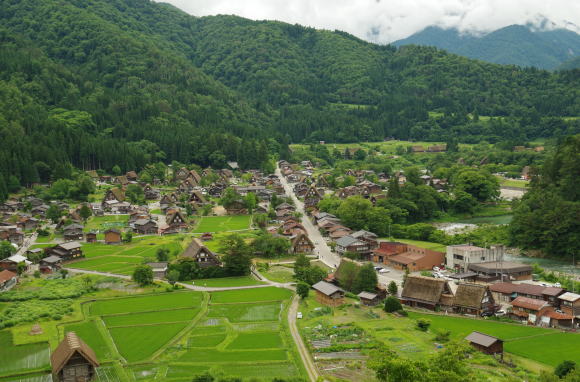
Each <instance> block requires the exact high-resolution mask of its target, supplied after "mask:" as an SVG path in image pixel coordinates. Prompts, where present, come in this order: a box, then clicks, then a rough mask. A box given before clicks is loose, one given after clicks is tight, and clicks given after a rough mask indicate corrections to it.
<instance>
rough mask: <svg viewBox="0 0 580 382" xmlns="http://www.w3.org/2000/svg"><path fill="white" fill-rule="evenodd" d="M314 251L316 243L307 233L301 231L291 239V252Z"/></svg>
mask: <svg viewBox="0 0 580 382" xmlns="http://www.w3.org/2000/svg"><path fill="white" fill-rule="evenodd" d="M312 251H314V244H313V243H312V240H310V238H308V235H306V234H305V233H300V234H298V235H296V237H294V238H293V239H292V240H291V245H290V253H312Z"/></svg>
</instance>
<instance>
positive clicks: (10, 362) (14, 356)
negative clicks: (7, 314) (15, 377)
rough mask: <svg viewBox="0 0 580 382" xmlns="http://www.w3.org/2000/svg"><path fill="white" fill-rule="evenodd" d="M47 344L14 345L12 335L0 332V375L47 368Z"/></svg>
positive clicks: (6, 331)
mask: <svg viewBox="0 0 580 382" xmlns="http://www.w3.org/2000/svg"><path fill="white" fill-rule="evenodd" d="M49 354H50V353H49V347H48V343H46V342H45V343H38V344H28V345H14V344H13V342H12V333H11V332H10V331H8V330H3V331H0V375H8V374H10V373H13V372H16V371H24V370H35V369H41V368H46V367H48V366H49V364H50V361H49Z"/></svg>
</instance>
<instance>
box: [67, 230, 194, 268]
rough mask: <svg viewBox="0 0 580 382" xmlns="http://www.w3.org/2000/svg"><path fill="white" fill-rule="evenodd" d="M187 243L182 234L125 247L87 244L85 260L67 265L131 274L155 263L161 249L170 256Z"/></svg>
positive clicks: (138, 239) (124, 245) (142, 240)
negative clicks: (145, 262) (145, 264)
mask: <svg viewBox="0 0 580 382" xmlns="http://www.w3.org/2000/svg"><path fill="white" fill-rule="evenodd" d="M187 244H188V240H187V239H186V238H185V236H183V235H177V236H165V237H157V236H155V237H142V238H134V239H133V241H132V242H131V243H128V244H122V245H107V244H101V243H85V244H83V246H82V250H83V254H84V255H85V258H84V259H82V260H79V261H76V262H74V263H70V264H69V265H68V266H69V267H71V268H78V269H86V270H91V271H99V272H108V273H114V274H120V275H131V274H132V273H133V270H134V269H135V267H136V266H137V265H139V264H141V263H143V260H144V259H146V260H148V261H156V260H155V254H156V253H157V250H158V249H159V248H166V249H168V250H169V252H170V253H177V254H179V253H181V252H182V251H183V249H184V248H185V246H186V245H187Z"/></svg>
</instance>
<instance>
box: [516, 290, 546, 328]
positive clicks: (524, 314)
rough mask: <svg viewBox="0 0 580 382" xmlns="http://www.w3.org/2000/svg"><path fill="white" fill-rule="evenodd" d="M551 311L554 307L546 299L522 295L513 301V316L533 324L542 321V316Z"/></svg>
mask: <svg viewBox="0 0 580 382" xmlns="http://www.w3.org/2000/svg"><path fill="white" fill-rule="evenodd" d="M549 311H554V307H553V306H551V305H550V304H548V302H547V301H544V300H539V299H535V298H529V297H523V296H520V297H518V298H516V299H515V300H514V301H512V311H511V316H512V318H514V319H516V320H522V321H525V322H528V323H529V324H532V325H536V324H539V323H541V317H542V316H544V315H545V314H546V313H547V312H549Z"/></svg>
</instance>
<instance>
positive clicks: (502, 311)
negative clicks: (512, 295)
mask: <svg viewBox="0 0 580 382" xmlns="http://www.w3.org/2000/svg"><path fill="white" fill-rule="evenodd" d="M495 316H496V317H501V316H505V310H498V311H497V312H495Z"/></svg>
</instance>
